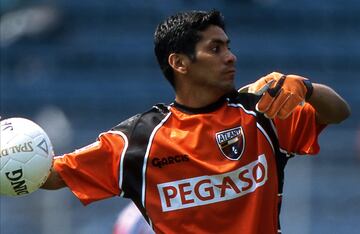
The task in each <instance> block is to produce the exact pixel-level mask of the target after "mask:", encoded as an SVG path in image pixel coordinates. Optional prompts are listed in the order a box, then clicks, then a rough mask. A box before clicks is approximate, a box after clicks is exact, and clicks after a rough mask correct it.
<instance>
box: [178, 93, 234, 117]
mask: <svg viewBox="0 0 360 234" xmlns="http://www.w3.org/2000/svg"><path fill="white" fill-rule="evenodd" d="M237 94H238V92H237V91H236V90H233V91H232V92H230V93H228V94H225V95H224V96H222V97H221V98H219V99H218V100H217V101H216V102H214V103H211V104H209V105H207V106H204V107H198V108H193V107H188V106H185V105H182V104H180V103H178V102H176V101H174V102H173V103H172V104H171V106H173V107H175V108H176V109H178V110H180V111H181V112H184V113H186V114H205V113H210V112H213V111H215V110H217V109H219V108H220V107H221V106H222V105H223V103H224V102H225V101H226V99H227V98H231V97H234V96H236V95H237Z"/></svg>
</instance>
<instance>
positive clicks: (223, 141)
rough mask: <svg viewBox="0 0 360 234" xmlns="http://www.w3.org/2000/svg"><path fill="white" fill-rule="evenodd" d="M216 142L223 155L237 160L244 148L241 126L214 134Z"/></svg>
mask: <svg viewBox="0 0 360 234" xmlns="http://www.w3.org/2000/svg"><path fill="white" fill-rule="evenodd" d="M215 138H216V142H217V144H218V146H219V148H220V150H221V152H222V153H223V155H224V156H225V157H227V158H228V159H230V160H239V159H240V158H241V155H242V154H243V152H244V149H245V137H244V131H243V129H242V127H236V128H232V129H229V130H225V131H222V132H217V133H216V135H215Z"/></svg>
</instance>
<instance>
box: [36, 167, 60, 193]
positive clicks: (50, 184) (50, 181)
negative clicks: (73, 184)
mask: <svg viewBox="0 0 360 234" xmlns="http://www.w3.org/2000/svg"><path fill="white" fill-rule="evenodd" d="M64 187H66V184H65V182H64V181H63V179H61V177H60V175H59V173H57V172H56V171H55V169H54V168H51V171H50V175H49V177H48V178H47V180H46V181H45V183H44V184H43V185H42V186H41V188H42V189H48V190H55V189H61V188H64Z"/></svg>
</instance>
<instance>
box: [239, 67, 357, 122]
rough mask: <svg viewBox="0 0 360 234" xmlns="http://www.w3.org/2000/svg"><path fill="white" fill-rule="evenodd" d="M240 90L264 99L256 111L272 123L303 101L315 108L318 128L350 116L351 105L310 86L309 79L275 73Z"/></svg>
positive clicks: (328, 90)
mask: <svg viewBox="0 0 360 234" xmlns="http://www.w3.org/2000/svg"><path fill="white" fill-rule="evenodd" d="M241 90H245V92H249V93H254V94H256V95H262V97H261V99H260V101H259V102H258V104H257V105H256V109H257V110H258V111H259V112H262V113H264V114H265V116H266V117H268V118H270V119H273V118H275V117H279V118H280V119H285V118H287V117H288V116H289V115H290V114H291V113H292V112H293V111H294V109H295V108H296V107H297V106H298V105H299V104H301V103H303V102H304V101H307V102H308V103H309V104H310V105H312V106H313V107H314V108H315V110H316V120H317V122H318V123H319V124H333V123H340V122H341V121H343V120H345V119H346V118H347V117H349V115H350V107H349V105H348V104H347V103H346V101H345V100H344V99H343V98H342V97H340V95H339V94H337V93H336V92H335V91H334V90H333V89H331V88H329V87H328V86H325V85H321V84H316V83H313V84H312V85H311V82H309V80H308V79H306V78H304V77H302V76H298V75H286V76H285V75H283V74H281V73H278V72H273V73H270V74H268V75H266V76H264V77H262V78H260V79H259V80H257V81H256V82H254V83H252V84H250V85H248V86H245V87H244V88H243V89H240V92H241Z"/></svg>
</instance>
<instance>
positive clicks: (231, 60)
mask: <svg viewBox="0 0 360 234" xmlns="http://www.w3.org/2000/svg"><path fill="white" fill-rule="evenodd" d="M236 60H237V58H236V56H235V55H234V54H233V53H232V52H231V50H228V53H227V54H226V63H236Z"/></svg>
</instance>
